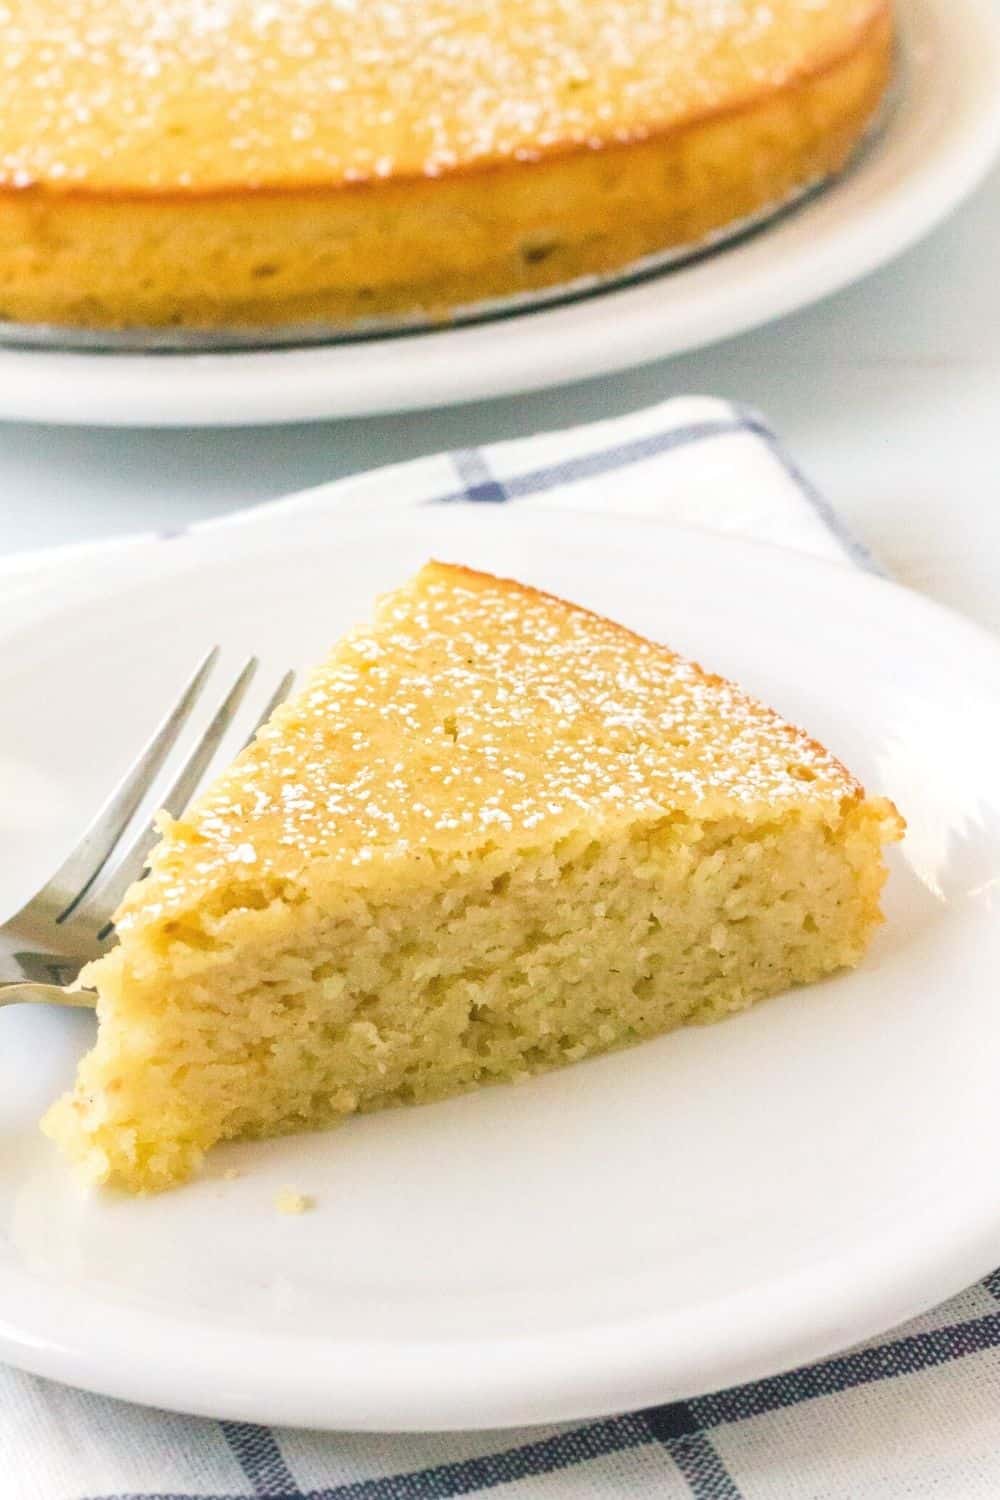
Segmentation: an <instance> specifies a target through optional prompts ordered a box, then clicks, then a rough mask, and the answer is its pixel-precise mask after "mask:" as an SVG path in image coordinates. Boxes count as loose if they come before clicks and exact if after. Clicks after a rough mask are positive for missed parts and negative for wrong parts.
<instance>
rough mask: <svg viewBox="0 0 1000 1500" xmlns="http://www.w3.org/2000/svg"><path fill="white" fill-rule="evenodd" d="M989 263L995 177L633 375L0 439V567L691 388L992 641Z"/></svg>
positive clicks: (999, 194) (998, 534)
mask: <svg viewBox="0 0 1000 1500" xmlns="http://www.w3.org/2000/svg"><path fill="white" fill-rule="evenodd" d="M998 248H1000V172H997V173H995V174H994V175H993V177H992V178H991V179H990V180H989V181H988V182H987V183H986V185H985V186H984V187H983V189H981V191H980V192H979V193H978V194H977V196H976V197H975V198H974V199H973V200H971V201H970V202H969V203H968V204H966V206H965V207H964V208H963V209H962V210H961V211H960V212H959V213H958V215H957V216H956V217H955V218H954V219H952V220H951V222H950V223H948V224H946V225H945V226H944V227H943V228H942V229H940V230H938V232H937V233H936V234H935V235H934V236H933V237H932V238H930V239H929V240H927V241H925V242H924V244H922V245H921V246H919V247H918V248H917V249H915V250H913V251H911V252H910V253H909V254H908V255H906V256H905V257H904V258H903V259H901V260H899V261H897V262H896V263H895V264H894V265H891V266H889V267H888V268H887V269H886V270H883V271H881V272H879V273H878V274H877V275H875V276H873V277H871V278H870V279H869V280H868V281H866V282H863V283H862V284H860V285H859V286H857V287H854V288H852V289H850V290H848V291H846V292H843V293H841V294H839V295H838V296H836V297H833V298H831V299H829V300H828V301H826V302H825V303H823V304H821V305H820V306H818V307H815V308H812V309H809V310H807V311H806V312H803V313H799V314H797V315H795V316H794V317H791V318H787V319H785V320H784V321H782V322H780V323H777V324H773V325H772V326H771V327H769V328H766V329H762V330H760V331H758V332H756V333H752V334H748V335H744V336H743V337H741V338H738V339H733V340H730V341H728V342H727V343H724V344H720V345H716V346H715V347H713V348H710V349H707V350H704V351H702V352H700V353H697V354H693V355H687V356H684V357H681V358H677V359H673V360H668V361H663V362H661V363H659V364H655V365H650V366H647V367H646V368H644V369H640V370H636V371H634V372H632V373H631V374H626V375H620V376H612V377H610V378H607V379H602V380H592V381H587V382H585V383H581V384H579V385H575V386H568V387H562V388H560V389H558V390H553V391H549V392H543V393H540V394H535V395H530V396H526V397H523V398H512V399H505V400H498V401H491V402H484V403H480V404H478V405H475V406H466V407H457V408H452V409H451V410H446V411H439V412H430V413H408V414H405V415H401V416H389V417H376V418H369V419H365V420H355V421H349V422H324V423H317V424H314V425H312V426H294V427H284V428H280V427H279V428H250V429H243V430H240V429H229V430H225V431H213V430H208V431H206V430H192V431H171V432H152V431H131V432H130V431H114V430H94V429H90V430H87V429H71V428H55V427H42V426H28V425H23V426H22V425H7V426H4V425H0V553H2V552H12V551H16V550H19V549H22V548H35V547H43V546H49V545H55V544H58V543H63V542H69V541H74V540H81V539H84V538H94V537H99V536H109V535H113V534H115V533H123V532H129V531H145V530H148V529H150V528H160V527H162V528H169V527H171V526H175V525H183V524H184V523H186V522H189V521H193V520H195V519H198V518H200V517H207V516H211V515H218V514H221V513H224V512H231V511H234V510H237V509H239V508H240V507H241V506H245V505H248V504H252V503H255V502H258V501H261V500H264V499H267V498H268V497H270V496H276V495H280V494H284V493H288V492H289V491H292V490H296V489H302V488H305V487H306V486H308V485H312V484H317V483H319V482H321V481H323V480H327V479H332V478H336V477H338V476H339V475H342V474H348V473H352V472H354V471H357V470H360V469H365V468H370V467H374V466H376V465H378V464H383V463H390V462H394V461H396V460H399V459H403V458H410V457H416V456H418V455H419V454H421V453H426V452H431V451H434V450H435V449H439V448H452V447H461V446H465V445H467V444H474V443H483V442H490V441H495V440H497V439H499V438H503V437H513V436H520V435H523V434H526V433H529V432H532V431H537V430H539V429H545V428H550V427H559V426H565V425H569V424H572V423H575V422H581V421H587V420H589V419H592V418H595V417H600V416H608V415H613V414H616V413H618V412H622V411H626V410H630V409H633V408H635V407H638V406H642V405H646V404H648V403H651V402H653V401H656V400H660V399H662V398H663V397H665V396H667V395H672V394H679V393H682V392H697V393H705V394H714V395H721V396H729V397H734V398H737V399H739V400H742V401H746V402H749V403H751V404H753V405H755V406H757V407H759V408H760V409H761V410H762V411H763V412H764V413H765V414H766V415H767V416H768V418H769V419H770V421H771V422H772V423H773V425H774V426H775V427H776V428H777V429H778V430H779V431H780V432H781V433H782V435H783V436H784V438H785V440H786V442H787V444H788V446H789V448H790V449H791V451H792V452H793V454H794V455H795V456H796V457H797V458H798V460H799V462H800V463H801V465H802V466H803V468H805V469H806V470H807V472H808V473H809V474H810V475H811V476H812V477H813V478H814V479H815V480H816V482H817V483H818V484H819V486H820V487H821V488H822V489H823V490H824V491H825V493H826V494H827V496H828V497H829V498H830V500H831V501H832V502H833V504H834V505H835V506H836V507H837V508H838V510H839V511H840V512H841V514H842V515H843V516H844V518H845V519H846V520H847V521H848V523H849V524H850V525H851V526H852V527H853V528H854V529H855V531H856V532H857V533H858V534H859V535H860V536H862V537H863V538H864V539H865V540H866V541H867V542H868V544H869V545H870V546H871V548H872V549H873V551H874V552H875V553H876V554H877V555H878V556H879V557H880V558H881V560H882V561H883V563H884V564H885V565H886V567H887V568H888V569H889V570H890V571H891V572H892V573H893V574H894V575H895V576H896V577H897V578H900V579H902V580H903V581H904V582H906V583H909V584H911V585H912V586H913V587H915V588H918V589H921V590H923V591H925V592H926V593H928V594H931V595H933V596H934V597H935V598H937V599H939V600H942V601H943V602H945V603H947V604H950V605H952V606H954V607H955V608H957V609H960V610H964V611H965V612H966V613H967V614H969V615H971V616H972V617H973V618H974V619H976V620H978V621H980V622H981V623H983V624H985V625H988V626H990V627H991V628H992V629H994V630H998V631H1000V495H998V489H1000V486H998V483H997V468H998V457H1000V277H998V275H997V270H996V264H997V251H998ZM733 482H734V483H738V482H739V476H738V475H736V476H734V481H733Z"/></svg>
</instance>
